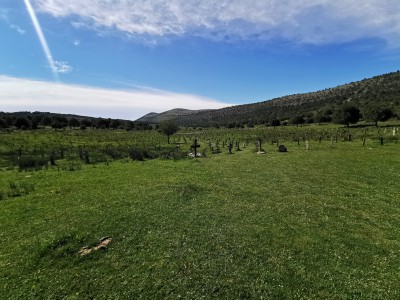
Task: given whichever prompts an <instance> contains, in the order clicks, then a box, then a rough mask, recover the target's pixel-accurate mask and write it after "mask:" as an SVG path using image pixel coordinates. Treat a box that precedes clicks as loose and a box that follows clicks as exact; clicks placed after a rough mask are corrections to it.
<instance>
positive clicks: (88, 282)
mask: <svg viewBox="0 0 400 300" xmlns="http://www.w3.org/2000/svg"><path fill="white" fill-rule="evenodd" d="M296 130H297V129H296ZM23 134H26V135H27V136H28V134H27V133H23ZM85 134H88V133H85ZM121 134H122V133H121ZM216 134H217V133H216V132H209V135H210V136H211V135H216ZM235 134H236V135H238V134H239V133H235ZM246 134H248V133H246ZM248 135H250V134H248ZM253 136H255V135H253ZM3 138H4V137H3ZM154 139H155V140H156V139H157V137H154ZM243 139H244V138H242V140H243ZM67 143H68V142H67ZM154 143H156V142H154ZM284 143H285V145H286V146H287V147H288V149H289V152H288V153H279V152H277V147H276V145H272V144H271V143H269V142H266V143H265V144H264V145H263V148H264V149H265V150H266V151H267V154H265V155H257V154H256V153H255V152H256V149H255V146H254V144H252V143H250V144H249V145H248V146H247V147H246V148H242V150H243V151H239V152H237V151H235V152H234V154H232V155H230V154H228V153H227V151H226V150H224V151H223V152H222V153H221V154H218V155H211V154H207V157H206V158H201V159H181V160H172V159H162V158H159V159H154V160H147V161H143V162H142V161H132V160H129V159H121V160H115V161H112V162H110V163H108V162H101V163H96V164H88V165H85V164H82V165H81V166H80V168H79V169H76V170H74V171H65V170H62V169H60V168H57V167H48V168H47V169H45V168H43V169H42V170H39V171H19V170H17V169H11V168H7V169H6V168H3V171H1V172H0V191H1V194H0V196H1V199H2V200H1V201H0V291H1V294H0V298H2V299H399V298H400V288H399V281H400V264H399V257H400V250H399V249H400V188H399V187H400V172H399V169H400V168H399V167H400V143H395V142H391V143H385V145H383V146H381V145H380V144H379V142H378V140H377V139H374V140H371V141H367V143H366V144H365V146H363V145H362V142H361V141H360V140H355V141H352V142H339V143H333V142H331V141H329V139H328V138H327V139H326V140H324V141H322V142H321V143H319V142H318V141H316V140H315V141H311V142H310V150H306V149H305V145H304V143H303V142H301V143H300V145H298V143H297V142H295V141H290V140H287V141H285V142H284ZM200 144H202V148H201V149H204V148H206V144H205V142H204V141H200ZM60 163H62V161H61V160H60ZM106 236H107V237H111V238H112V242H111V244H109V245H108V248H107V251H102V250H99V251H96V252H92V253H90V254H89V255H86V256H80V255H79V254H78V252H79V250H80V249H81V248H82V247H83V246H94V245H96V243H97V242H98V241H99V239H100V238H102V237H106Z"/></svg>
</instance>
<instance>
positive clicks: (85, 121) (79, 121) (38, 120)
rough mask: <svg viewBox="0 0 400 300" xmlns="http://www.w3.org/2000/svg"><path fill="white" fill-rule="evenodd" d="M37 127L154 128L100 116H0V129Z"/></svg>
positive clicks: (144, 124)
mask: <svg viewBox="0 0 400 300" xmlns="http://www.w3.org/2000/svg"><path fill="white" fill-rule="evenodd" d="M12 127H15V128H17V129H38V128H39V127H52V128H54V129H62V128H67V127H70V128H81V129H86V128H93V129H94V128H97V129H126V130H152V129H154V128H155V126H154V127H153V126H152V125H150V124H146V123H143V122H133V121H124V120H117V119H102V118H79V117H69V118H68V117H66V116H63V115H52V116H49V115H32V114H29V113H27V114H20V115H14V114H4V113H3V115H2V116H0V129H5V128H12Z"/></svg>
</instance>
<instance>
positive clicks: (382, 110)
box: [364, 104, 394, 126]
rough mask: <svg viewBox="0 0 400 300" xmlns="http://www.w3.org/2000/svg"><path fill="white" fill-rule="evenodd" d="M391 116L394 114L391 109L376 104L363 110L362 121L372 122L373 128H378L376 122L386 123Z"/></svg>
mask: <svg viewBox="0 0 400 300" xmlns="http://www.w3.org/2000/svg"><path fill="white" fill-rule="evenodd" d="M393 115H394V113H393V111H392V109H391V108H388V107H383V106H379V105H377V104H371V105H369V106H367V107H366V108H365V109H364V119H366V120H367V121H372V122H374V123H375V126H378V121H379V122H384V121H387V120H389V119H390V118H391V117H392V116H393Z"/></svg>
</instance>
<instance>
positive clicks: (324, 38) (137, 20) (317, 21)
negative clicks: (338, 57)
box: [32, 0, 400, 46]
mask: <svg viewBox="0 0 400 300" xmlns="http://www.w3.org/2000/svg"><path fill="white" fill-rule="evenodd" d="M32 2H33V3H34V4H35V7H36V8H37V9H38V10H39V11H40V12H42V13H48V14H51V15H53V16H54V17H68V16H74V19H73V22H74V24H79V25H80V26H87V27H89V28H97V29H102V30H103V29H107V28H108V29H117V30H119V31H122V32H126V33H128V34H131V35H135V36H149V37H151V38H154V37H165V36H183V35H193V36H201V37H205V38H209V39H215V40H226V39H227V38H229V39H233V40H237V39H239V40H261V41H268V40H271V39H275V38H280V39H285V40H288V41H292V42H293V41H294V42H298V43H310V44H326V43H337V42H347V41H351V40H355V39H362V38H381V39H384V40H386V41H387V42H388V43H389V44H392V45H394V46H399V44H400V1H398V0H358V1H357V0H336V1H332V0H247V1H243V0H229V1H228V0H203V1H197V0H147V1H144V0H142V1H139V0H113V1H110V0H91V1H81V0H69V1H65V0H32Z"/></svg>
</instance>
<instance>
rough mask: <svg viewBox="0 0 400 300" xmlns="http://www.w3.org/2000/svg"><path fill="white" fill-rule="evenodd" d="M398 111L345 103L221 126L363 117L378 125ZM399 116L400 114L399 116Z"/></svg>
mask: <svg viewBox="0 0 400 300" xmlns="http://www.w3.org/2000/svg"><path fill="white" fill-rule="evenodd" d="M396 116H397V115H396V113H395V112H394V110H393V109H392V108H390V107H382V106H379V105H370V106H367V107H364V108H363V109H362V110H361V109H360V108H359V107H358V106H355V105H350V104H345V105H342V106H340V107H337V108H335V109H330V108H327V109H321V110H318V111H314V112H311V113H306V114H299V115H294V116H292V117H291V118H284V119H279V118H272V119H269V120H262V119H249V120H247V121H245V120H242V121H235V122H230V123H227V124H219V125H217V127H219V126H225V127H228V128H235V127H236V128H243V127H254V126H255V125H262V124H265V125H269V126H273V127H276V126H281V125H288V124H291V125H296V126H299V125H302V124H312V123H317V124H321V123H331V122H333V123H336V124H343V125H346V126H349V125H350V124H355V123H357V122H358V121H360V120H361V119H363V120H365V121H367V122H373V123H374V124H375V126H378V122H384V121H387V120H388V119H390V118H392V117H396ZM397 117H398V116H397Z"/></svg>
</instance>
